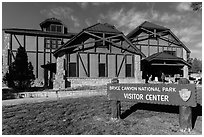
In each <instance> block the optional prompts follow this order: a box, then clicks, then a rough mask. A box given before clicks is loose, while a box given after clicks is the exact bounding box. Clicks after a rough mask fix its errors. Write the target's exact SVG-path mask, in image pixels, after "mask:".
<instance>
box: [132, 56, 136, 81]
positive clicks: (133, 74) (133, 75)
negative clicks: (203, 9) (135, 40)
mask: <svg viewBox="0 0 204 137" xmlns="http://www.w3.org/2000/svg"><path fill="white" fill-rule="evenodd" d="M134 66H135V58H134V55H132V77H135V67H134Z"/></svg>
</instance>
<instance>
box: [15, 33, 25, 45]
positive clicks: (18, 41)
mask: <svg viewBox="0 0 204 137" xmlns="http://www.w3.org/2000/svg"><path fill="white" fill-rule="evenodd" d="M14 38H15V39H16V41H17V42H18V44H19V45H20V46H21V47H23V46H22V45H21V43H20V42H19V40H18V38H17V37H16V35H14Z"/></svg>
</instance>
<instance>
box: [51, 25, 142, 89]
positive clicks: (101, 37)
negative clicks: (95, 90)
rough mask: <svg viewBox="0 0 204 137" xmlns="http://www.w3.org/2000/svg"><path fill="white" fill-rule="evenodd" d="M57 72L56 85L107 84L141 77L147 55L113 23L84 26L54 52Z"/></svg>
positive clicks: (133, 81) (134, 81) (61, 86)
mask: <svg viewBox="0 0 204 137" xmlns="http://www.w3.org/2000/svg"><path fill="white" fill-rule="evenodd" d="M54 56H55V57H56V58H57V72H56V75H55V80H54V88H55V89H61V88H66V87H67V86H69V84H66V83H67V82H68V83H71V86H81V85H104V84H106V83H109V82H110V81H111V79H113V78H115V77H117V78H119V79H120V81H121V82H129V83H136V82H139V81H140V80H141V78H142V77H141V76H142V75H141V74H142V73H141V70H140V61H141V59H142V58H144V57H145V56H144V54H143V53H142V52H141V51H140V50H139V49H138V48H137V47H135V46H134V45H133V44H132V43H131V42H130V41H129V40H128V39H127V38H126V37H125V35H124V34H123V33H122V32H120V31H119V30H117V29H116V28H115V27H114V26H112V25H110V24H107V23H104V24H101V23H97V24H95V25H93V26H90V27H88V28H85V29H83V30H82V31H81V32H79V33H78V34H77V35H76V36H75V37H73V38H72V39H70V40H69V41H68V42H67V43H65V44H64V45H63V46H61V47H60V48H58V49H57V50H56V51H55V52H54Z"/></svg>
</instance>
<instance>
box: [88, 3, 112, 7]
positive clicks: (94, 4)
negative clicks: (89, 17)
mask: <svg viewBox="0 0 204 137" xmlns="http://www.w3.org/2000/svg"><path fill="white" fill-rule="evenodd" d="M110 3H111V2H91V4H92V5H93V6H101V5H107V4H110Z"/></svg>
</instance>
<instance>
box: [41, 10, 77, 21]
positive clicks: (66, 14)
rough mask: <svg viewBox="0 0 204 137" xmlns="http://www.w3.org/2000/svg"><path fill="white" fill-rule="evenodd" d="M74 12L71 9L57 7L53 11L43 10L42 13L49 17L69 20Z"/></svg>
mask: <svg viewBox="0 0 204 137" xmlns="http://www.w3.org/2000/svg"><path fill="white" fill-rule="evenodd" d="M72 12H73V10H72V9H71V8H69V7H55V8H51V9H44V10H41V11H40V13H41V14H43V15H45V16H48V17H56V18H60V19H62V18H64V19H69V18H70V14H71V13H72Z"/></svg>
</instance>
